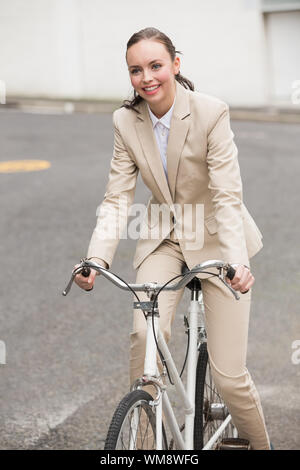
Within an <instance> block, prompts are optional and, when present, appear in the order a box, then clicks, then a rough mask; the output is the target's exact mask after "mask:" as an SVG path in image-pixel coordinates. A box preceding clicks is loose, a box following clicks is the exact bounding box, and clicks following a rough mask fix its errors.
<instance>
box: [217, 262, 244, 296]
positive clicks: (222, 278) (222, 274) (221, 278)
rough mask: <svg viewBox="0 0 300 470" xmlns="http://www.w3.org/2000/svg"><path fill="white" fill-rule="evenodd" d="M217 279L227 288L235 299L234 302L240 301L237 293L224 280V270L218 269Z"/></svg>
mask: <svg viewBox="0 0 300 470" xmlns="http://www.w3.org/2000/svg"><path fill="white" fill-rule="evenodd" d="M218 278H219V279H220V281H222V282H223V284H225V286H226V287H228V289H229V290H230V291H231V292H232V294H233V295H234V297H235V298H236V300H240V296H239V295H238V293H237V291H236V290H234V289H233V288H232V287H231V285H230V284H228V282H226V281H225V280H224V268H220V269H219V274H218Z"/></svg>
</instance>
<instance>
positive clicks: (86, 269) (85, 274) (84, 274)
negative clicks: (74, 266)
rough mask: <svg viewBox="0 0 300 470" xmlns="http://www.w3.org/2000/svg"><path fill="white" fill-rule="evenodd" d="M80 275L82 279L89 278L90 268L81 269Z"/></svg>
mask: <svg viewBox="0 0 300 470" xmlns="http://www.w3.org/2000/svg"><path fill="white" fill-rule="evenodd" d="M81 274H82V275H83V276H84V277H89V275H90V274H91V268H89V267H87V266H86V267H85V268H83V270H82V271H81Z"/></svg>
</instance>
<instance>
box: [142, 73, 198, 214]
mask: <svg viewBox="0 0 300 470" xmlns="http://www.w3.org/2000/svg"><path fill="white" fill-rule="evenodd" d="M175 83H176V100H175V105H174V108H173V113H172V119H171V127H170V132H169V138H168V146H167V168H168V181H169V184H168V181H167V179H166V175H165V172H164V168H163V164H162V161H161V156H160V152H159V148H158V145H157V142H156V139H155V134H154V130H153V126H152V121H151V119H150V116H149V112H148V109H147V105H146V102H145V101H142V102H141V103H140V104H139V106H138V109H139V111H140V114H138V115H137V122H136V131H137V134H138V137H139V140H140V142H141V145H142V147H143V150H144V154H145V157H146V159H147V161H148V163H149V166H150V169H151V172H152V174H153V177H154V179H155V181H156V182H157V184H158V185H159V187H160V190H161V192H162V194H163V197H164V199H165V201H166V202H167V203H168V204H169V205H170V206H171V205H172V203H173V201H174V198H175V186H176V177H177V172H178V164H179V159H180V155H181V153H182V149H183V145H184V142H185V139H186V135H187V132H188V129H189V124H190V121H189V119H184V118H185V117H186V116H188V115H189V114H190V104H189V96H188V92H187V90H186V89H185V88H184V87H183V86H182V85H180V84H179V83H178V82H177V81H176V82H175Z"/></svg>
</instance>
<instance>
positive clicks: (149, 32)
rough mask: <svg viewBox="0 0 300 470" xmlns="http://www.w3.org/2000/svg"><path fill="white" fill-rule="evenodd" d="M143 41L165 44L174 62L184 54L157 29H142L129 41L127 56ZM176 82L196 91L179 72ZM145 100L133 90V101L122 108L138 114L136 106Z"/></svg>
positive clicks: (124, 103)
mask: <svg viewBox="0 0 300 470" xmlns="http://www.w3.org/2000/svg"><path fill="white" fill-rule="evenodd" d="M142 39H151V40H153V41H158V42H161V43H162V44H164V46H165V47H166V49H167V51H168V52H169V54H170V57H171V60H172V62H173V61H174V60H175V57H176V54H182V52H180V51H176V50H175V47H174V45H173V43H172V41H171V39H170V38H168V36H166V35H165V34H164V33H162V32H161V31H159V30H158V29H156V28H145V29H141V30H140V31H138V32H137V33H134V34H133V35H132V36H131V38H130V39H129V41H128V42H127V49H126V56H127V51H128V49H129V48H130V47H131V46H133V44H136V43H137V42H139V41H141V40H142ZM175 80H177V81H178V82H179V83H181V85H183V86H184V87H185V88H189V89H190V90H192V91H194V89H195V88H194V84H193V83H192V82H191V81H190V80H188V79H187V78H186V77H184V76H183V75H181V73H180V72H179V73H178V74H177V75H175ZM143 100H144V98H142V97H141V96H140V95H138V94H137V93H136V91H135V90H133V99H132V100H124V101H123V104H122V106H121V108H122V107H124V108H128V109H133V110H134V111H136V112H137V113H138V112H139V111H138V110H137V109H135V106H136V105H138V104H139V103H140V102H141V101H143Z"/></svg>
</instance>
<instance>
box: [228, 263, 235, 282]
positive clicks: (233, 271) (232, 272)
mask: <svg viewBox="0 0 300 470" xmlns="http://www.w3.org/2000/svg"><path fill="white" fill-rule="evenodd" d="M234 276H235V269H234V268H233V267H232V266H230V268H229V269H228V271H227V274H226V277H228V279H230V280H232V279H233V278H234Z"/></svg>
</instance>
